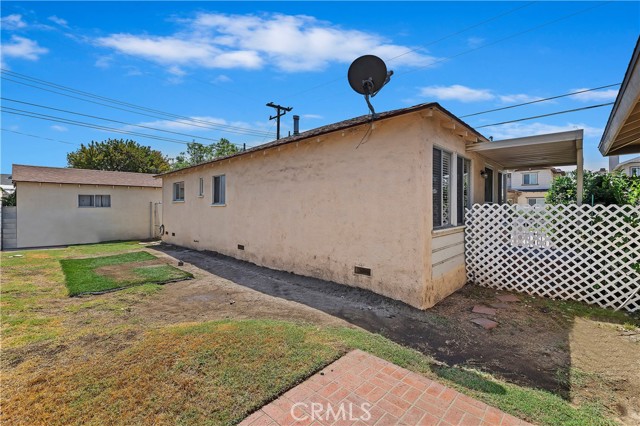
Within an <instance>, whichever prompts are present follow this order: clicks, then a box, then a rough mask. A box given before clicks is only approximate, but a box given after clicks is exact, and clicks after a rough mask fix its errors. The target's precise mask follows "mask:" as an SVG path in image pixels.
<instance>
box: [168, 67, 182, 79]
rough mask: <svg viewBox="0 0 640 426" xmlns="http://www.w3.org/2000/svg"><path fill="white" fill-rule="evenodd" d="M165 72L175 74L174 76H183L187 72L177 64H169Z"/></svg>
mask: <svg viewBox="0 0 640 426" xmlns="http://www.w3.org/2000/svg"><path fill="white" fill-rule="evenodd" d="M167 72H168V73H169V74H172V75H174V76H176V77H183V76H184V75H186V74H187V73H186V71H185V70H183V69H182V68H180V67H178V66H175V65H172V66H170V67H169V68H168V69H167Z"/></svg>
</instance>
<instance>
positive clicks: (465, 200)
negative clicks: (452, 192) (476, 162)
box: [455, 154, 473, 226]
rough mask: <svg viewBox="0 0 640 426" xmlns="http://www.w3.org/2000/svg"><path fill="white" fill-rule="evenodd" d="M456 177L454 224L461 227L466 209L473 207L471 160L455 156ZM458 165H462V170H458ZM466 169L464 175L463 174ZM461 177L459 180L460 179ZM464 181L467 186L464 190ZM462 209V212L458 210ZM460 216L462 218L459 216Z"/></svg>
mask: <svg viewBox="0 0 640 426" xmlns="http://www.w3.org/2000/svg"><path fill="white" fill-rule="evenodd" d="M456 161H457V162H458V164H456V177H455V182H456V185H457V191H456V223H455V225H457V226H461V225H464V224H465V216H466V209H470V208H471V206H472V205H473V200H472V199H471V189H472V187H473V173H471V159H469V158H467V157H464V156H462V155H460V154H458V155H457V156H456ZM460 164H462V170H461V169H460V167H459V166H460ZM465 169H466V173H465ZM460 177H461V179H460ZM460 180H461V181H462V191H461V190H460V185H459V183H460V182H459V181H460ZM465 181H466V184H467V187H466V190H465ZM460 208H462V210H460ZM460 214H462V217H461V216H460Z"/></svg>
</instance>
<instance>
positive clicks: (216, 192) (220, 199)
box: [211, 175, 226, 205]
mask: <svg viewBox="0 0 640 426" xmlns="http://www.w3.org/2000/svg"><path fill="white" fill-rule="evenodd" d="M225 187H226V178H225V175H220V176H214V177H213V194H212V196H213V197H212V198H213V200H212V201H213V202H212V203H211V204H215V205H221V204H224V203H225V195H226V194H225V193H226V188H225Z"/></svg>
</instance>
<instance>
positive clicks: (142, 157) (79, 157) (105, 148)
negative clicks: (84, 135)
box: [67, 139, 171, 173]
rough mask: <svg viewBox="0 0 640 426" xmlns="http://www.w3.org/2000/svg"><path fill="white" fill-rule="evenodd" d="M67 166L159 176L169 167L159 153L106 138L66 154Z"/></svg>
mask: <svg viewBox="0 0 640 426" xmlns="http://www.w3.org/2000/svg"><path fill="white" fill-rule="evenodd" d="M67 163H68V165H69V167H74V168H77V169H93V170H112V171H118V172H137V173H162V172H166V171H168V170H169V169H170V168H171V166H170V165H169V161H168V159H167V158H166V157H165V156H163V155H162V153H161V152H160V151H157V150H153V149H151V147H149V146H143V145H140V144H139V143H137V142H135V141H132V140H129V139H127V140H123V139H107V140H106V141H103V142H95V141H91V143H90V144H88V145H85V144H82V145H80V148H78V150H76V151H73V152H70V153H69V154H67Z"/></svg>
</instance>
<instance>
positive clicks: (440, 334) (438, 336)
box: [153, 244, 573, 399]
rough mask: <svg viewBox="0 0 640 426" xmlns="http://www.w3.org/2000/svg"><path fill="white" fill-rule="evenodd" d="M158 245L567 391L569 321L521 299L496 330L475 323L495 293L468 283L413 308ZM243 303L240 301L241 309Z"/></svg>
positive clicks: (481, 384) (480, 364)
mask: <svg viewBox="0 0 640 426" xmlns="http://www.w3.org/2000/svg"><path fill="white" fill-rule="evenodd" d="M153 249H155V250H158V251H161V252H163V253H166V254H168V255H170V256H172V257H174V258H176V259H178V260H182V261H184V262H187V263H190V264H192V265H194V266H196V267H198V268H200V269H202V270H204V271H208V272H210V273H212V274H214V275H217V276H219V277H222V278H225V279H227V280H230V281H232V282H234V283H236V284H239V285H241V286H245V287H248V288H251V289H253V290H256V291H259V292H261V293H263V294H267V295H270V296H274V297H278V298H282V299H286V300H289V301H294V302H297V303H301V304H304V305H306V306H309V307H312V308H315V309H317V310H320V311H323V312H325V313H327V314H330V315H332V316H334V317H337V318H340V319H343V320H345V321H347V322H349V323H351V324H353V325H355V326H358V327H361V328H363V329H365V330H368V331H371V332H374V333H379V334H382V335H384V336H385V337H387V338H389V339H391V340H393V341H395V342H397V343H400V344H402V345H405V346H409V347H412V348H414V349H417V350H419V351H421V352H423V353H425V354H427V355H429V356H432V357H433V358H435V359H436V360H438V361H441V362H443V363H446V364H447V365H448V366H465V367H472V368H475V369H479V370H482V371H486V372H489V373H491V374H495V375H497V376H500V377H502V378H504V379H505V380H508V381H510V382H514V383H518V384H521V385H525V386H528V387H535V388H541V389H545V390H548V391H551V392H553V393H555V394H558V395H560V396H562V397H563V398H567V399H568V398H569V397H570V391H571V384H570V382H569V381H568V380H566V377H567V375H568V374H570V372H571V356H570V339H569V333H570V332H571V327H572V319H573V318H570V317H568V316H567V315H564V314H562V313H560V312H556V311H552V310H551V311H550V310H549V309H547V308H544V307H542V306H541V305H540V304H538V305H536V304H535V303H531V302H530V301H527V300H524V301H523V302H522V303H513V304H510V305H509V306H508V307H507V308H504V309H498V313H497V315H496V316H495V318H493V319H495V320H496V321H498V322H499V326H498V327H497V328H495V329H493V330H491V331H488V330H485V329H483V328H481V327H479V326H477V325H475V324H473V323H471V319H473V318H478V317H481V316H482V315H478V314H473V313H472V312H471V310H472V308H473V306H474V305H476V304H485V305H489V304H491V303H496V302H497V300H496V299H495V296H496V292H495V291H494V290H491V289H486V288H481V287H477V286H473V285H467V286H465V287H464V288H463V289H461V290H460V291H458V292H456V293H454V294H453V295H451V296H450V297H448V298H447V299H445V300H444V301H442V302H440V303H439V304H438V305H436V306H435V307H434V308H432V309H429V310H427V311H421V310H418V309H415V308H413V307H411V306H409V305H406V304H404V303H402V302H399V301H396V300H392V299H389V298H386V297H384V296H380V295H378V294H375V293H372V292H370V291H367V290H363V289H358V288H353V287H349V286H345V285H340V284H337V283H333V282H328V281H323V280H319V279H315V278H309V277H303V276H299V275H295V274H291V273H288V272H283V271H276V270H272V269H269V268H265V267H260V266H257V265H255V264H252V263H249V262H245V261H241V260H237V259H234V258H231V257H228V256H224V255H221V254H217V253H214V252H206V251H194V250H189V249H185V248H180V247H176V246H171V245H164V244H163V245H160V246H156V247H153ZM238 309H240V307H238ZM434 371H435V372H436V374H439V375H441V376H443V377H446V378H448V379H450V380H453V381H454V382H459V383H460V384H461V385H463V386H466V387H470V388H477V390H480V391H483V392H488V393H503V392H504V389H502V388H501V386H499V385H497V384H495V383H493V382H490V381H487V380H485V379H484V378H482V376H481V375H478V374H477V373H473V372H467V371H463V370H461V369H451V368H448V367H444V366H443V367H442V368H436V369H435V370H434Z"/></svg>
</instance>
